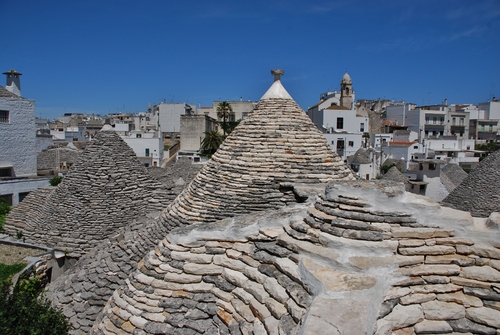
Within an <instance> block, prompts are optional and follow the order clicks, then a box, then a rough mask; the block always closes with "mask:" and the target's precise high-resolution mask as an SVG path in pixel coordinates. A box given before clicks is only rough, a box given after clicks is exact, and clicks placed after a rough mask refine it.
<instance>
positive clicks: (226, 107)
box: [217, 101, 233, 137]
mask: <svg viewBox="0 0 500 335" xmlns="http://www.w3.org/2000/svg"><path fill="white" fill-rule="evenodd" d="M232 113H233V107H231V104H230V103H229V102H227V101H221V102H219V105H218V106H217V117H218V118H219V119H222V130H223V132H224V137H225V136H226V121H227V119H228V118H229V115H230V114H232Z"/></svg>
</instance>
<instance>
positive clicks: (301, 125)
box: [165, 70, 353, 225]
mask: <svg viewBox="0 0 500 335" xmlns="http://www.w3.org/2000/svg"><path fill="white" fill-rule="evenodd" d="M278 71H279V70H278ZM276 77H277V78H276ZM276 77H275V81H274V83H273V85H272V86H271V87H270V88H269V90H268V91H267V92H266V93H265V94H264V96H263V97H262V99H261V100H260V101H259V102H258V104H257V105H256V107H255V109H254V110H253V111H252V112H250V113H249V114H248V116H247V117H246V118H245V119H244V120H243V121H242V122H241V123H240V124H239V125H238V127H236V129H235V130H234V131H233V132H232V133H231V134H230V135H229V136H228V138H227V139H226V140H225V141H224V143H223V144H222V145H221V147H220V148H219V149H218V150H217V152H216V153H215V154H214V155H213V156H212V159H211V160H210V161H209V162H208V163H207V164H206V165H205V167H204V168H203V169H202V170H201V171H200V173H199V174H198V175H197V176H196V178H195V179H194V180H193V182H192V183H191V184H190V185H189V186H188V187H187V189H186V190H185V194H184V195H183V196H181V197H178V198H177V201H176V202H175V203H174V205H173V206H172V207H171V208H170V209H169V211H168V212H166V213H165V214H167V215H168V218H165V222H166V224H168V221H173V222H175V224H176V225H177V224H191V223H195V222H213V221H216V220H219V219H223V218H227V217H231V216H234V215H237V214H244V213H250V212H253V211H259V210H265V209H276V208H277V207H280V206H283V205H285V204H286V203H287V202H291V201H295V197H294V195H293V194H292V192H290V191H289V190H290V185H292V184H294V183H307V184H312V183H326V182H329V181H331V180H344V179H352V178H353V176H352V173H351V171H350V170H349V169H348V168H347V166H346V165H345V164H344V163H343V161H342V160H341V159H340V158H339V157H338V156H337V154H336V153H333V152H332V150H331V149H330V147H329V146H328V143H327V141H326V139H325V138H324V137H323V135H322V134H321V133H320V132H319V130H318V129H317V128H316V126H315V125H314V124H313V122H312V121H311V119H310V118H309V117H308V116H307V114H306V113H305V112H304V111H303V110H302V109H301V108H300V107H299V106H298V105H297V103H296V102H295V101H294V100H293V99H292V98H291V96H290V95H289V94H288V92H287V91H286V90H285V88H284V87H283V85H282V84H281V81H280V80H279V75H277V76H276Z"/></svg>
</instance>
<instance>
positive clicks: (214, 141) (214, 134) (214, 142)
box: [201, 130, 224, 154]
mask: <svg viewBox="0 0 500 335" xmlns="http://www.w3.org/2000/svg"><path fill="white" fill-rule="evenodd" d="M222 142H224V136H222V135H221V134H220V133H219V132H218V131H217V130H212V131H207V132H205V138H204V139H203V141H202V142H201V148H202V149H203V152H205V153H210V154H214V153H215V152H216V151H217V149H219V147H220V145H221V144H222Z"/></svg>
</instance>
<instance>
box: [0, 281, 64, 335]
mask: <svg viewBox="0 0 500 335" xmlns="http://www.w3.org/2000/svg"><path fill="white" fill-rule="evenodd" d="M69 330H70V324H69V322H68V320H66V318H65V317H64V315H63V314H62V313H61V312H59V311H57V310H55V309H54V308H53V307H52V306H51V305H50V302H49V301H48V300H47V299H46V298H45V295H44V294H43V291H42V288H41V285H40V280H39V279H38V278H35V279H22V280H20V281H19V282H18V285H16V287H15V288H14V289H13V290H11V284H10V282H9V281H3V282H1V283H0V334H3V335H63V334H68V331H69Z"/></svg>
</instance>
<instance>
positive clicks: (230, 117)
mask: <svg viewBox="0 0 500 335" xmlns="http://www.w3.org/2000/svg"><path fill="white" fill-rule="evenodd" d="M228 121H229V122H235V121H236V116H235V115H234V113H231V114H229V118H228Z"/></svg>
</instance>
